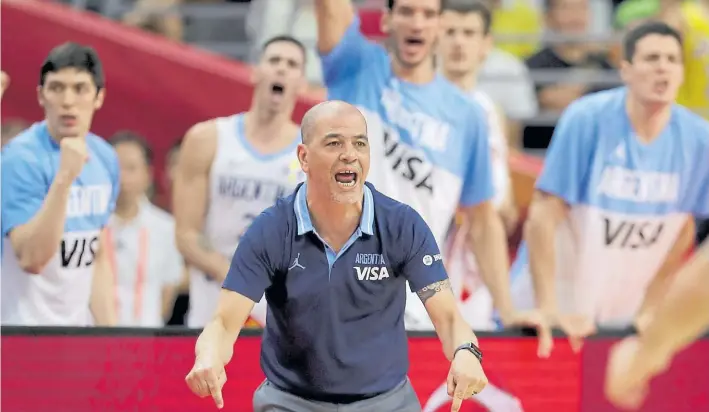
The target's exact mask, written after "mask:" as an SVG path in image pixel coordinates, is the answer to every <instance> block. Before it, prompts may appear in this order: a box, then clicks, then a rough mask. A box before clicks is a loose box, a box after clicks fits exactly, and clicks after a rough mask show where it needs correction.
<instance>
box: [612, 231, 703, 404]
mask: <svg viewBox="0 0 709 412" xmlns="http://www.w3.org/2000/svg"><path fill="white" fill-rule="evenodd" d="M675 278H676V279H675V280H674V282H672V285H671V286H670V288H669V291H668V293H667V294H666V297H665V299H664V300H663V302H662V303H661V304H660V306H659V307H658V309H657V312H656V314H655V316H654V318H653V319H652V320H651V321H650V322H649V323H648V325H647V327H646V328H645V330H644V331H643V333H642V335H640V337H638V338H635V337H632V338H628V339H625V340H624V341H623V342H621V343H619V344H618V345H616V346H615V347H614V348H613V349H612V351H611V355H610V360H609V365H608V370H607V376H606V388H605V389H606V394H607V396H608V398H609V399H610V400H611V401H612V402H613V403H615V404H616V405H618V406H623V407H626V408H637V407H638V406H639V405H640V404H641V403H642V401H643V398H644V395H645V394H646V393H647V385H648V384H649V381H650V379H652V378H653V377H654V376H656V375H657V374H659V373H661V372H662V371H663V370H664V369H665V368H667V366H668V365H669V362H670V361H671V359H672V357H674V356H675V355H676V354H677V353H678V352H679V351H681V350H682V349H683V348H685V347H686V346H688V345H689V344H690V343H691V342H693V341H694V340H696V339H697V338H699V336H701V334H702V333H704V332H705V331H706V330H707V328H708V327H709V242H704V245H703V246H702V247H701V248H700V249H699V250H698V251H697V253H695V255H694V256H693V257H692V259H691V260H690V261H689V262H688V263H687V264H686V265H685V266H683V267H682V269H681V270H680V271H679V272H677V273H676V274H675Z"/></svg>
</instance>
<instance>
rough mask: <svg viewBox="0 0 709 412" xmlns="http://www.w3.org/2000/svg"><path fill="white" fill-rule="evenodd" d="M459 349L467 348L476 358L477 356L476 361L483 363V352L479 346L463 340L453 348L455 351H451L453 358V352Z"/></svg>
mask: <svg viewBox="0 0 709 412" xmlns="http://www.w3.org/2000/svg"><path fill="white" fill-rule="evenodd" d="M459 350H467V351H469V352H470V353H472V354H473V355H475V357H476V358H478V362H480V363H483V353H482V351H481V350H480V348H478V347H477V345H475V344H474V343H473V342H465V343H464V344H462V345H460V346H458V347H457V348H456V349H455V352H453V357H454V358H455V354H456V353H458V351H459Z"/></svg>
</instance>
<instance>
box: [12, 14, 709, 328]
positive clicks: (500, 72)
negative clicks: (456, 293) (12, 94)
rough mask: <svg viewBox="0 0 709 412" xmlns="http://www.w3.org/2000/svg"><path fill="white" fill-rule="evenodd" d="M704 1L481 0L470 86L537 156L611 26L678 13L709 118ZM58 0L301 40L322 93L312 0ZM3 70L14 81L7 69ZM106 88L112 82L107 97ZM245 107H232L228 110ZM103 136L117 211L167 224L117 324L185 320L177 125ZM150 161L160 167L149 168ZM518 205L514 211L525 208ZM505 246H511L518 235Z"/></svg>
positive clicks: (16, 121)
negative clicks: (115, 183)
mask: <svg viewBox="0 0 709 412" xmlns="http://www.w3.org/2000/svg"><path fill="white" fill-rule="evenodd" d="M703 1H705V0H624V1H623V0H487V1H486V3H487V5H488V6H489V7H490V8H491V10H492V13H493V23H492V32H493V35H494V41H495V43H494V48H493V49H492V51H491V52H490V53H489V54H488V56H487V57H486V59H485V61H484V63H483V66H482V67H481V69H480V71H479V74H480V77H479V83H478V87H479V89H480V90H482V91H484V92H486V93H487V94H488V95H489V96H490V97H491V98H492V99H493V101H494V102H495V103H496V104H497V105H498V106H499V108H500V109H501V111H502V113H503V114H504V116H505V123H506V126H507V127H506V133H507V135H506V138H507V140H508V142H509V146H510V153H511V154H512V155H515V154H519V153H524V154H525V155H527V156H534V157H543V156H544V151H545V149H546V148H547V146H548V144H549V141H550V139H551V135H552V133H553V130H554V124H555V121H556V119H557V118H558V116H559V114H560V113H561V111H563V110H564V108H565V107H566V106H567V105H568V104H569V103H571V102H572V101H573V100H575V99H577V98H578V97H580V96H582V95H584V94H587V93H591V92H595V91H599V90H604V89H608V88H613V87H617V86H619V85H620V81H621V80H620V78H619V75H618V73H617V71H616V67H617V65H618V63H619V58H620V50H619V49H620V45H619V36H620V34H621V33H622V31H623V30H624V29H627V28H628V27H630V26H632V25H633V24H637V23H638V22H641V21H644V20H646V19H649V18H658V17H661V18H663V19H674V18H681V21H682V22H684V24H685V25H686V27H684V28H685V29H686V31H685V42H686V43H685V50H684V51H685V65H686V73H685V77H686V79H685V85H684V87H683V89H682V91H681V92H680V96H679V100H680V101H679V103H681V104H683V105H685V106H687V107H689V108H691V109H693V110H695V111H697V112H698V113H699V114H700V115H702V116H704V117H705V118H707V119H709V14H708V13H706V12H705V11H703V10H702V9H701V8H699V7H696V6H697V5H699V4H700V2H703ZM61 2H62V3H66V4H67V5H69V6H71V7H74V8H76V9H80V10H85V11H88V12H92V13H98V14H101V15H103V16H105V17H107V18H109V19H113V20H116V21H120V22H122V23H123V24H125V25H129V26H134V27H136V28H139V29H141V30H145V31H148V32H151V33H153V34H155V35H159V36H164V37H166V38H168V39H170V40H171V41H174V42H180V43H185V44H187V45H189V46H191V47H197V48H202V49H207V50H209V51H212V52H215V53H218V54H221V55H224V56H226V57H228V58H230V59H234V60H238V61H240V62H243V63H244V64H252V63H254V62H255V61H256V59H257V58H258V52H259V50H260V46H261V45H262V44H263V42H264V41H265V40H266V39H268V38H270V37H273V36H274V35H279V34H288V35H292V36H294V37H295V38H297V39H299V40H300V41H302V42H303V44H305V45H306V48H307V51H308V59H307V68H306V70H307V78H308V82H309V91H308V95H309V96H310V97H313V98H319V99H322V98H324V97H325V96H326V90H324V88H323V86H322V83H323V82H322V73H321V71H320V62H319V60H318V55H317V52H316V49H315V43H316V36H317V33H316V23H315V16H314V11H313V5H312V2H311V1H310V0H62V1H61ZM355 4H356V5H357V7H358V8H359V14H360V18H361V21H362V30H363V31H364V32H365V34H366V35H367V36H368V37H370V38H372V39H382V38H383V34H382V33H381V31H380V28H379V21H380V16H381V12H382V10H383V9H384V0H358V1H355ZM32 30H41V28H33V29H32ZM100 52H101V51H100V49H99V54H100ZM8 74H9V76H10V84H12V78H13V76H15V73H12V72H9V73H8ZM109 82H110V79H109ZM10 87H12V86H10ZM109 89H110V86H109ZM110 96H111V94H110V92H109V95H108V99H111V97H110ZM3 104H4V105H5V104H6V103H5V102H3ZM245 109H246V107H235V108H234V112H237V111H242V110H245ZM216 115H217V114H215V116H216ZM38 120H39V118H36V119H35V118H7V117H4V118H3V123H2V129H1V131H0V133H1V135H2V143H3V145H4V144H5V143H6V142H7V141H9V140H10V139H12V138H13V137H14V136H15V135H16V134H17V133H19V132H21V131H22V130H24V129H25V128H27V127H28V126H29V124H30V123H31V122H34V121H38ZM106 137H109V138H110V139H109V140H110V142H111V143H112V144H113V146H114V147H115V149H116V151H117V153H118V157H119V160H120V165H121V168H122V182H121V183H122V187H121V194H120V199H119V202H118V207H117V210H116V213H115V214H116V216H115V220H116V221H120V219H122V218H130V217H132V216H134V215H135V213H136V211H135V210H132V209H131V208H132V207H133V206H132V205H135V204H137V203H136V202H143V203H144V204H146V205H148V206H149V207H147V208H142V209H141V210H142V211H141V213H148V214H150V216H149V218H148V219H146V221H148V222H151V223H150V225H149V227H148V230H156V231H164V232H165V233H164V236H162V238H163V239H164V244H162V245H161V246H160V250H161V251H160V254H161V257H160V258H161V259H165V262H171V263H169V264H165V265H158V266H155V265H148V266H149V267H150V268H153V270H148V271H147V273H146V276H145V279H144V282H145V284H144V285H138V284H136V283H135V281H134V279H132V278H131V279H125V280H121V278H120V274H121V270H118V274H119V280H118V287H119V296H121V299H120V301H121V302H122V304H123V305H124V306H125V308H122V309H121V316H120V319H121V321H120V324H121V326H152V327H156V326H161V325H163V324H169V325H183V324H184V323H185V313H186V311H188V309H189V296H188V293H187V291H188V274H187V273H188V272H187V270H186V269H185V268H184V265H183V264H181V263H180V262H182V258H181V257H180V255H179V252H178V251H177V249H176V247H175V245H174V242H173V239H174V234H171V231H174V222H173V221H172V218H171V216H170V214H169V213H170V210H171V206H170V201H169V199H170V186H171V183H172V179H173V175H174V167H175V164H176V159H177V154H178V152H179V150H180V142H181V139H180V136H175V138H174V141H173V142H172V146H171V147H170V148H169V150H167V151H164V150H161V151H160V152H161V153H160V154H161V157H164V158H161V159H157V158H156V155H155V150H154V148H153V142H154V140H153V139H154V138H153V136H150V135H142V136H141V135H139V134H138V133H136V132H133V131H130V130H126V131H121V132H119V133H116V134H115V135H113V136H106ZM708 161H709V160H708ZM157 165H160V166H161V167H162V168H163V169H164V170H160V171H158V170H156V167H157ZM156 176H158V177H159V180H156ZM523 212H524V211H523V210H521V211H520V215H521V216H523V215H524V213H523ZM698 228H699V230H698V233H697V236H698V237H699V238H703V237H706V235H707V232H709V222H701V223H700V224H699V225H698ZM122 230H133V229H131V228H130V227H127V229H126V228H123V229H122ZM512 232H514V231H512ZM115 236H116V239H117V241H116V242H113V244H114V245H115V249H116V250H114V251H113V256H114V257H115V260H116V261H117V262H119V265H120V262H121V261H123V260H124V259H122V257H121V256H122V254H123V253H133V252H131V251H129V250H128V249H130V248H131V247H132V245H127V244H123V243H121V241H120V237H121V233H120V231H118V230H117V231H116V232H115ZM511 237H513V235H512V234H511ZM511 247H512V249H514V247H515V241H514V240H511ZM151 250H154V249H151ZM153 253H158V252H153ZM146 259H154V257H152V256H149V257H147V258H146ZM173 263H174V264H173ZM136 294H142V295H144V296H145V298H146V299H148V301H150V302H152V303H151V304H150V305H146V307H144V308H137V307H136V304H135V302H137V301H138V299H137V298H136ZM142 301H144V302H145V301H146V300H144V299H143V300H142ZM131 311H139V312H140V313H141V315H140V316H138V317H135V316H130V314H131Z"/></svg>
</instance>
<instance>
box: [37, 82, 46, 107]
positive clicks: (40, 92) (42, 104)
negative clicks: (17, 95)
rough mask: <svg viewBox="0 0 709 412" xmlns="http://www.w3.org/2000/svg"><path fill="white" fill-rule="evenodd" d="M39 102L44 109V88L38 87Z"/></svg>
mask: <svg viewBox="0 0 709 412" xmlns="http://www.w3.org/2000/svg"><path fill="white" fill-rule="evenodd" d="M37 102H38V103H39V105H40V106H41V107H44V103H45V101H44V97H43V96H42V86H37Z"/></svg>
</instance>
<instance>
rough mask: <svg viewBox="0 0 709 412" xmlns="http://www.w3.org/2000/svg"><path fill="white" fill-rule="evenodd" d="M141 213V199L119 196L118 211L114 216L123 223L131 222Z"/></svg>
mask: <svg viewBox="0 0 709 412" xmlns="http://www.w3.org/2000/svg"><path fill="white" fill-rule="evenodd" d="M139 211H140V198H126V197H125V196H119V197H118V201H116V211H115V212H114V214H115V215H116V216H118V218H120V219H121V220H123V221H131V220H133V219H135V217H136V216H138V212H139Z"/></svg>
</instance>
